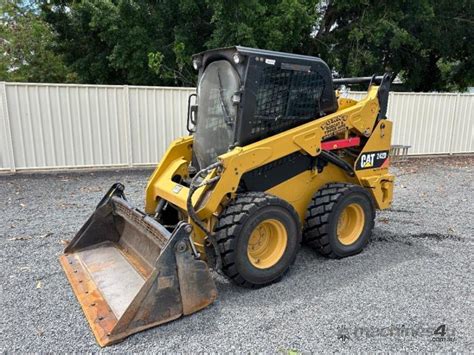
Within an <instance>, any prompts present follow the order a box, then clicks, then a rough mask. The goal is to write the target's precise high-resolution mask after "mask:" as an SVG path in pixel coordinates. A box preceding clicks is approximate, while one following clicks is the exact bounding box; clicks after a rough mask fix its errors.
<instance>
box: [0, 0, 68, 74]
mask: <svg viewBox="0 0 474 355" xmlns="http://www.w3.org/2000/svg"><path fill="white" fill-rule="evenodd" d="M0 14H1V17H2V23H1V25H0V80H8V81H32V82H44V81H47V82H64V81H68V80H74V75H73V74H72V73H69V72H68V70H67V68H66V66H65V65H64V63H63V60H62V58H61V56H60V55H58V54H57V53H56V51H55V43H56V42H55V34H54V32H53V30H52V28H51V26H50V25H49V24H47V23H46V22H44V21H43V20H42V19H41V18H40V17H39V16H38V14H37V13H36V12H35V11H34V7H33V6H30V5H28V4H26V5H25V2H24V1H19V0H17V1H3V2H1V3H0Z"/></svg>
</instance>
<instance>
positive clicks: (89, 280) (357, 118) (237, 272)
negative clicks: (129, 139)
mask: <svg viewBox="0 0 474 355" xmlns="http://www.w3.org/2000/svg"><path fill="white" fill-rule="evenodd" d="M193 66H194V68H195V69H196V70H197V71H198V87H197V94H196V95H194V94H193V95H191V96H190V98H189V102H188V130H189V132H190V135H188V136H186V137H183V138H179V139H177V140H176V141H174V142H173V143H172V144H171V145H170V146H169V148H168V150H167V152H166V153H165V155H164V156H163V158H162V160H161V162H160V163H159V165H158V166H157V167H156V169H155V171H154V173H153V174H152V176H151V177H150V179H149V181H148V185H147V187H146V199H145V211H141V210H139V209H137V208H135V207H133V206H132V205H131V204H130V203H129V202H128V201H127V199H126V198H125V196H124V186H123V185H121V184H120V183H117V184H114V185H113V186H112V187H111V188H110V190H109V191H108V192H107V193H106V194H105V196H104V198H103V199H102V200H101V201H100V203H99V204H98V206H97V208H96V210H95V212H94V213H93V214H92V215H91V217H90V218H89V220H88V221H87V222H86V224H85V225H84V226H83V227H82V228H81V229H80V231H79V232H78V233H77V235H76V236H75V237H74V238H73V240H71V242H70V243H69V245H68V246H67V247H66V249H65V251H64V254H63V255H62V256H61V257H60V261H61V264H62V266H63V268H64V270H65V272H66V275H67V277H68V279H69V281H70V283H71V285H72V288H73V290H74V292H75V294H76V296H77V298H78V300H79V302H80V304H81V306H82V308H83V310H84V313H85V315H86V317H87V320H88V321H89V323H90V326H91V328H92V330H93V332H94V335H95V336H96V338H97V341H98V343H99V344H100V345H101V346H106V345H109V344H112V343H114V342H117V341H120V340H122V339H123V338H125V337H127V336H128V335H130V334H132V333H136V332H139V331H141V330H144V329H146V328H149V327H153V326H156V325H159V324H162V323H165V322H169V321H171V320H173V319H176V318H178V317H180V316H182V315H188V314H191V313H193V312H196V311H198V310H200V309H203V308H205V307H206V306H208V305H209V304H211V303H212V302H213V301H214V300H215V299H216V296H217V291H216V286H215V284H214V281H213V278H212V276H211V274H210V271H209V270H210V268H212V269H215V270H217V271H218V272H221V273H223V274H224V275H226V276H227V277H228V278H229V279H230V280H232V281H233V282H234V283H235V284H237V285H239V286H243V287H249V288H254V287H260V286H264V285H268V284H270V283H272V282H275V281H277V280H279V279H281V278H282V276H283V275H284V274H285V272H286V271H287V270H288V269H289V267H290V266H291V264H292V263H293V262H294V260H295V257H296V253H297V251H298V248H299V247H300V244H301V243H302V242H303V243H307V244H308V245H309V246H311V247H312V248H314V249H315V250H316V251H318V252H319V253H321V254H323V255H325V256H327V257H331V258H341V257H345V256H349V255H354V254H357V253H359V252H360V251H361V250H362V249H363V248H364V246H365V245H366V244H367V241H368V239H369V237H370V234H371V231H372V228H373V226H374V216H375V210H376V209H384V208H387V207H388V206H390V204H391V201H392V189H393V179H394V177H393V176H392V175H391V174H390V173H389V172H388V165H389V155H388V153H389V149H390V140H391V132H392V123H391V122H390V121H389V120H387V119H386V118H387V117H386V111H387V103H388V102H387V101H388V91H389V86H390V77H389V75H388V74H385V75H384V76H383V77H375V76H374V77H368V78H348V79H334V80H333V78H332V75H331V71H330V70H329V68H328V66H327V65H326V64H325V63H324V62H323V61H322V60H321V59H319V58H315V57H309V56H303V55H295V54H288V53H280V52H273V51H267V50H259V49H252V48H244V47H231V48H225V49H216V50H210V51H206V52H203V53H199V54H196V55H195V56H194V57H193ZM351 83H367V84H368V91H367V95H366V96H365V98H363V99H362V100H360V101H356V100H351V99H348V98H343V97H341V96H340V95H339V92H338V91H337V90H335V89H337V88H338V87H339V86H341V85H342V84H346V85H347V84H351Z"/></svg>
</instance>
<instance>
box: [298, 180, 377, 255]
mask: <svg viewBox="0 0 474 355" xmlns="http://www.w3.org/2000/svg"><path fill="white" fill-rule="evenodd" d="M374 218H375V207H374V203H373V201H372V197H371V196H370V194H369V193H368V192H367V190H366V189H365V188H363V187H361V186H358V185H351V184H343V183H332V184H327V185H325V186H324V187H322V188H321V189H320V190H319V191H318V192H317V193H316V194H315V196H314V197H313V199H312V200H311V203H310V205H309V207H308V211H307V214H306V218H305V226H304V231H303V242H304V243H305V244H307V245H309V246H310V247H311V248H313V249H315V250H316V251H317V252H319V253H320V254H322V255H324V256H326V257H329V258H336V259H337V258H343V257H346V256H351V255H355V254H358V253H360V252H361V251H362V250H363V249H364V247H365V246H366V245H367V243H368V241H369V239H370V235H371V234H372V229H373V227H374Z"/></svg>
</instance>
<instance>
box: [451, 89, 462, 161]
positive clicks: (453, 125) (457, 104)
mask: <svg viewBox="0 0 474 355" xmlns="http://www.w3.org/2000/svg"><path fill="white" fill-rule="evenodd" d="M460 96H461V94H460V93H457V95H456V99H455V100H454V110H453V118H452V119H451V134H450V137H449V155H453V149H454V147H453V146H454V139H455V136H456V135H455V131H456V129H455V125H456V122H458V118H457V116H458V112H459V108H458V106H459V97H460Z"/></svg>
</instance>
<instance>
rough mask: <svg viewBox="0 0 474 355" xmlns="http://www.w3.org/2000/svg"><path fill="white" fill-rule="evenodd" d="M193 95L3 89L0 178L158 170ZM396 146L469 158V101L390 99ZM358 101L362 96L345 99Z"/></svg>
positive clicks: (472, 143) (184, 91)
mask: <svg viewBox="0 0 474 355" xmlns="http://www.w3.org/2000/svg"><path fill="white" fill-rule="evenodd" d="M193 92H194V89H193V88H167V87H143V86H95V85H62V84H25V83H3V82H2V83H0V139H1V142H0V170H6V171H16V170H23V169H51V168H81V167H106V166H140V165H148V164H155V163H156V162H157V161H158V160H159V159H160V157H161V156H162V155H163V153H164V152H165V150H166V147H167V146H168V144H169V143H170V142H171V141H172V140H173V139H174V138H176V137H178V136H180V135H183V134H185V132H186V129H185V126H186V109H187V98H188V96H189V94H191V93H193ZM390 95H391V96H390V100H389V110H388V113H389V117H390V118H391V119H393V121H394V122H395V125H394V126H395V128H394V137H393V143H394V144H406V145H411V146H412V148H411V150H410V154H446V153H467V152H474V117H473V111H472V110H473V102H474V95H473V94H417V93H391V94H390ZM350 96H351V97H354V98H360V97H362V96H363V94H362V93H355V92H353V93H350Z"/></svg>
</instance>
